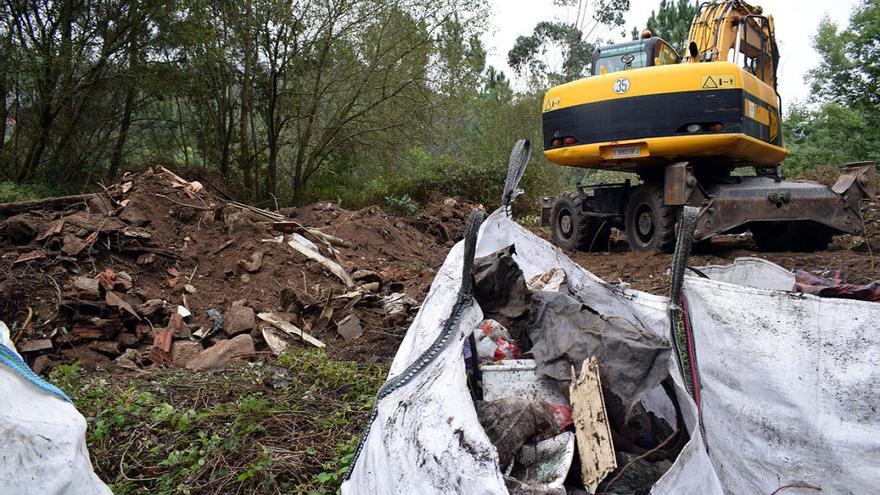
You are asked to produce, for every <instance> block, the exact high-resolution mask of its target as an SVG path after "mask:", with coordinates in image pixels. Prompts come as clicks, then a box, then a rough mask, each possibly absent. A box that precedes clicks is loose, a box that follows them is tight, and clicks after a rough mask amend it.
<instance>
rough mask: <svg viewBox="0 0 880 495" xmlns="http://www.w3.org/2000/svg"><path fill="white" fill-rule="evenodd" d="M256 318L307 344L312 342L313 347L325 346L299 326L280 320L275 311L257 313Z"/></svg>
mask: <svg viewBox="0 0 880 495" xmlns="http://www.w3.org/2000/svg"><path fill="white" fill-rule="evenodd" d="M257 318H259V319H261V320H263V321H265V322H266V323H268V324H270V325H272V326H273V327H275V328H277V329H278V330H281V331H283V332H284V333H287V334H289V335H295V336H297V337H299V338H301V339H303V340H304V341H306V342H308V343H309V344H312V345H313V346H315V347H318V348H324V347H326V345H325V344H324V343H323V342H321V341H320V340H318V339H316V338H315V337H312V336H311V335H309V334H307V333H305V332H303V331H302V329H301V328H299V327H297V326H296V325H294V324H293V323H290V322H289V321H286V320H282V319H281V318H280V317H279V316H278V315H276V314H275V313H259V314H257Z"/></svg>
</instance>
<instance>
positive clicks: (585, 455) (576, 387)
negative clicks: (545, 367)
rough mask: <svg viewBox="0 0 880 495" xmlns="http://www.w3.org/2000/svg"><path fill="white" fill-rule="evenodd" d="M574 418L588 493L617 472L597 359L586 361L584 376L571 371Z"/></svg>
mask: <svg viewBox="0 0 880 495" xmlns="http://www.w3.org/2000/svg"><path fill="white" fill-rule="evenodd" d="M569 392H570V398H571V417H572V421H573V422H574V431H575V438H576V439H577V446H578V452H579V453H580V459H581V479H582V480H583V482H584V487H585V488H586V489H587V491H588V492H589V493H595V492H596V488H597V487H598V486H599V483H601V482H602V480H604V479H605V477H606V476H608V475H609V474H610V473H611V472H612V471H614V470H615V469H617V457H616V456H615V454H614V444H613V443H612V441H611V428H610V426H609V424H608V413H607V412H606V410H605V401H604V399H603V398H602V382H601V381H600V379H599V364H598V362H597V361H596V357H595V356H592V357H590V358H589V359H587V360H585V361H584V363H583V365H582V369H581V375H580V376H576V373H575V370H574V367H572V369H571V385H570V387H569Z"/></svg>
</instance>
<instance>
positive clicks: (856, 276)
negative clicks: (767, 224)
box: [535, 201, 880, 295]
mask: <svg viewBox="0 0 880 495" xmlns="http://www.w3.org/2000/svg"><path fill="white" fill-rule="evenodd" d="M862 215H863V219H864V222H865V232H866V235H865V236H852V235H841V236H837V237H835V238H834V241H833V242H832V243H831V245H830V246H829V247H828V249H825V250H823V251H817V252H812V253H799V252H776V253H771V252H761V251H758V249H757V247H756V246H755V244H754V242H753V241H752V238H751V236H750V235H748V234H742V235H720V236H716V237H713V238H712V239H711V240H710V242H703V243H698V244H697V245H696V246H695V247H694V251H693V254H692V255H691V258H690V260H689V261H688V264H689V265H690V266H701V265H711V264H717V265H726V264H729V263H732V262H733V260H734V259H736V258H739V257H743V256H753V257H758V258H764V259H766V260H769V261H772V262H773V263H776V264H778V265H780V266H782V267H784V268H786V269H788V270H791V271H795V270H798V269H800V270H805V271H808V272H811V273H815V274H820V273H822V272H824V271H826V270H841V271H842V272H843V276H844V280H845V281H846V282H848V283H852V284H856V285H863V284H867V283H870V282H872V281H875V280H880V258H876V256H878V255H880V203H878V202H877V201H865V202H864V203H863V204H862ZM535 230H536V232H537V233H538V234H539V235H542V236H544V237H545V238H546V239H548V240H549V232H548V231H547V230H544V229H540V230H539V229H535ZM568 255H569V256H571V258H572V259H573V260H575V262H577V263H578V264H580V265H582V266H583V267H584V268H586V269H587V270H590V271H591V272H593V273H594V274H596V275H597V276H599V277H601V278H602V279H603V280H606V281H608V282H612V283H616V282H619V281H623V282H626V283H628V284H630V285H631V286H632V287H633V288H635V289H639V290H643V291H647V292H652V293H655V294H662V295H667V293H668V291H669V287H670V283H671V278H670V275H669V267H670V265H671V263H672V255H669V254H655V253H636V252H632V251H630V250H629V249H628V247H627V244H626V237H625V235H623V234H622V233H621V232H617V231H615V232H614V235H613V236H612V239H611V242H610V243H609V246H608V247H607V249H606V250H605V251H604V252H599V253H582V252H576V253H568Z"/></svg>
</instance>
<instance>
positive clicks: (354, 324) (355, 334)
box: [336, 315, 364, 341]
mask: <svg viewBox="0 0 880 495" xmlns="http://www.w3.org/2000/svg"><path fill="white" fill-rule="evenodd" d="M336 331H337V332H339V335H342V338H344V339H345V340H346V341H352V340H356V339H358V338H359V337H360V336H361V335H363V334H364V328H363V327H362V326H361V320H360V319H359V318H358V317H357V316H355V315H348V316H346V317H345V318H343V319H342V320H340V321H339V323H337V324H336Z"/></svg>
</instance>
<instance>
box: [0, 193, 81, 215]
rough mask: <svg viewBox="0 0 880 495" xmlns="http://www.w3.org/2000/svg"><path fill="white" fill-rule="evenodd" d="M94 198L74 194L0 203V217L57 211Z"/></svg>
mask: <svg viewBox="0 0 880 495" xmlns="http://www.w3.org/2000/svg"><path fill="white" fill-rule="evenodd" d="M95 196H96V195H95V194H94V193H89V194H76V195H73V196H58V197H55V198H41V199H28V200H25V201H14V202H12V203H0V215H3V216H5V217H8V216H11V214H13V213H20V212H23V211H34V210H40V209H49V210H58V209H61V208H65V207H67V206H70V205H72V204H74V203H85V202H86V201H88V200H89V199H91V198H93V197H95Z"/></svg>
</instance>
